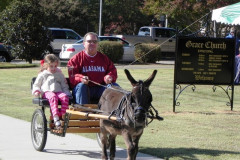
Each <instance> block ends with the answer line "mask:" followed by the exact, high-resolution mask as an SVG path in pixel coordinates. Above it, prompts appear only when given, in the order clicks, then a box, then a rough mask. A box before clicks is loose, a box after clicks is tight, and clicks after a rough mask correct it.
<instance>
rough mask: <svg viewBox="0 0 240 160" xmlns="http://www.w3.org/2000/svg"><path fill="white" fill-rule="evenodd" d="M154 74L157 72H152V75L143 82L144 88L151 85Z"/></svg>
mask: <svg viewBox="0 0 240 160" xmlns="http://www.w3.org/2000/svg"><path fill="white" fill-rule="evenodd" d="M156 74H157V70H154V71H153V73H152V75H151V76H150V77H149V78H148V79H147V80H146V81H144V84H145V85H146V87H149V86H150V85H151V83H152V81H153V80H154V78H155V76H156Z"/></svg>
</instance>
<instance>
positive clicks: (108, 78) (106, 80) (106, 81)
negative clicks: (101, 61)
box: [104, 75, 113, 84]
mask: <svg viewBox="0 0 240 160" xmlns="http://www.w3.org/2000/svg"><path fill="white" fill-rule="evenodd" d="M112 80H113V79H112V77H111V76H109V75H106V76H105V77H104V81H105V83H106V84H110V83H112Z"/></svg>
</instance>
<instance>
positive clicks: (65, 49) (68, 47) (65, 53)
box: [59, 36, 135, 62]
mask: <svg viewBox="0 0 240 160" xmlns="http://www.w3.org/2000/svg"><path fill="white" fill-rule="evenodd" d="M99 40H100V41H119V42H121V43H122V44H123V49H124V54H123V57H122V59H120V60H119V61H124V62H125V61H126V62H131V61H134V60H135V57H134V50H135V47H134V46H132V45H131V44H130V43H128V42H127V41H125V40H123V39H121V38H118V37H113V36H99ZM83 49H84V46H83V39H81V40H79V41H77V42H76V43H74V44H63V45H62V51H61V52H60V54H59V57H60V59H61V60H69V59H70V58H72V57H73V56H74V55H75V54H77V53H79V52H80V51H82V50H83Z"/></svg>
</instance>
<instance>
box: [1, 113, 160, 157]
mask: <svg viewBox="0 0 240 160" xmlns="http://www.w3.org/2000/svg"><path fill="white" fill-rule="evenodd" d="M0 126H1V128H0V160H53V159H57V160H93V159H94V160H96V159H100V158H101V148H100V147H99V146H98V143H97V141H96V140H92V139H88V138H85V137H82V136H79V135H74V134H67V135H66V137H58V136H54V135H52V134H49V132H48V138H47V144H46V146H45V149H44V151H43V152H38V151H36V150H35V149H34V148H33V146H32V142H31V134H30V127H31V123H29V122H26V121H23V120H19V119H15V118H12V117H8V116H5V115H2V114H0ZM115 159H116V160H123V159H126V150H124V149H122V148H117V152H116V158H115ZM150 159H151V160H160V159H159V158H156V157H152V156H150V155H147V154H142V153H138V156H137V160H150Z"/></svg>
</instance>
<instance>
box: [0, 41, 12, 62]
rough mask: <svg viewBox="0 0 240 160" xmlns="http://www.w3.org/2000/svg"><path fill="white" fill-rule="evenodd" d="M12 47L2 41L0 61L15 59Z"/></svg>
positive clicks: (0, 44)
mask: <svg viewBox="0 0 240 160" xmlns="http://www.w3.org/2000/svg"><path fill="white" fill-rule="evenodd" d="M11 49H12V47H11V46H8V45H4V44H3V43H0V62H10V61H11V60H13V59H14V56H13V55H12V53H11Z"/></svg>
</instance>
